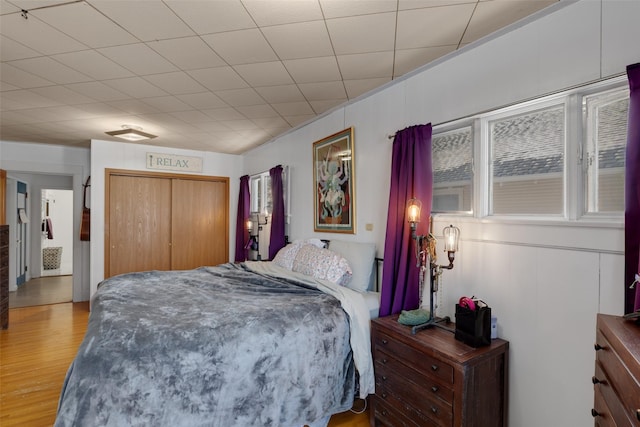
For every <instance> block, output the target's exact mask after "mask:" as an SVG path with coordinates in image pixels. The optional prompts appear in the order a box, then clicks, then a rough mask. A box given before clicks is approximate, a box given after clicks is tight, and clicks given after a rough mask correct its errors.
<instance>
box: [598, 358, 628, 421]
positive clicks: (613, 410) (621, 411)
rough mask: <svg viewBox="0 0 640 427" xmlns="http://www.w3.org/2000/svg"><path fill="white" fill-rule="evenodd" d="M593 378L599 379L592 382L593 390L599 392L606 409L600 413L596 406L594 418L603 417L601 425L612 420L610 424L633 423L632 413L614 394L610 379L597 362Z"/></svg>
mask: <svg viewBox="0 0 640 427" xmlns="http://www.w3.org/2000/svg"><path fill="white" fill-rule="evenodd" d="M595 378H596V379H597V380H598V381H599V382H598V383H597V384H594V388H595V392H596V393H599V394H600V396H601V398H602V399H604V403H605V404H606V411H605V412H604V413H601V411H600V410H598V408H597V407H596V411H597V412H598V414H597V415H596V419H600V418H604V419H605V421H602V422H601V423H602V424H603V425H607V424H606V423H607V422H610V421H611V422H613V424H612V425H618V426H632V425H634V423H633V421H632V419H631V415H632V414H630V412H629V410H628V409H626V408H625V406H624V404H623V403H622V400H621V399H620V396H618V394H616V391H615V390H614V389H613V386H612V383H611V380H610V379H609V377H607V374H606V372H605V371H604V370H603V368H602V366H601V365H600V363H599V362H596V370H595ZM601 406H602V405H601Z"/></svg>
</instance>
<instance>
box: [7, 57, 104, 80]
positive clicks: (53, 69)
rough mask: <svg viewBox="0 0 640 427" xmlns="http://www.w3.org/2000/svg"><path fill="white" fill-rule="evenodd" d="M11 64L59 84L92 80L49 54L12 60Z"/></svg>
mask: <svg viewBox="0 0 640 427" xmlns="http://www.w3.org/2000/svg"><path fill="white" fill-rule="evenodd" d="M11 65H13V66H15V67H17V68H20V69H21V70H24V71H27V72H29V73H31V74H35V75H36V76H40V77H42V78H46V79H48V80H51V81H53V82H54V83H57V84H67V83H79V82H87V81H91V80H92V78H91V77H89V76H87V75H85V74H82V73H80V72H78V71H76V70H74V69H72V68H70V67H67V66H66V65H63V64H61V63H60V62H58V61H54V60H53V59H51V58H50V57H47V56H40V57H38V58H30V59H21V60H18V61H12V62H11Z"/></svg>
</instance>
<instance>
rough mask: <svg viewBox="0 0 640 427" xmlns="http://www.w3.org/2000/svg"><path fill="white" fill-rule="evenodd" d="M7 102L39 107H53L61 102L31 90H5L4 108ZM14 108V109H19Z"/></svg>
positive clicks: (17, 105) (3, 95)
mask: <svg viewBox="0 0 640 427" xmlns="http://www.w3.org/2000/svg"><path fill="white" fill-rule="evenodd" d="M5 102H12V103H13V105H15V106H16V107H17V108H20V109H26V108H39V107H52V106H54V105H60V103H59V102H57V101H55V100H52V99H50V98H47V97H45V96H42V95H40V94H37V93H35V92H32V91H30V90H16V91H11V92H5V93H3V94H2V103H3V108H6V107H5V106H4V103H5ZM17 108H15V107H14V108H13V109H17ZM3 114H4V113H3Z"/></svg>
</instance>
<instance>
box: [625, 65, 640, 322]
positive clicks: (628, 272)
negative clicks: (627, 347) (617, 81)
mask: <svg viewBox="0 0 640 427" xmlns="http://www.w3.org/2000/svg"><path fill="white" fill-rule="evenodd" d="M627 76H628V78H629V90H630V100H629V121H628V124H627V152H626V163H625V168H626V169H625V197H624V198H625V201H624V204H625V212H624V223H625V244H624V253H625V284H624V287H625V298H624V312H625V313H630V312H632V311H635V310H640V284H636V286H635V289H631V288H630V287H629V285H630V284H631V283H633V281H634V280H635V275H636V273H640V259H639V257H638V255H639V254H640V248H639V246H640V63H638V64H633V65H629V66H628V67H627Z"/></svg>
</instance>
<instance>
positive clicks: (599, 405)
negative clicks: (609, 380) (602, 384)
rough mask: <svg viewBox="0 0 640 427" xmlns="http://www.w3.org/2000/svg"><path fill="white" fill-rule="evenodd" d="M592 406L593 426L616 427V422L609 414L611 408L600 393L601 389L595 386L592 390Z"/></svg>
mask: <svg viewBox="0 0 640 427" xmlns="http://www.w3.org/2000/svg"><path fill="white" fill-rule="evenodd" d="M593 408H594V409H593V411H591V415H593V421H594V426H595V427H617V424H616V422H615V421H614V420H613V417H612V416H611V410H610V409H609V407H608V406H607V402H606V400H605V398H604V396H603V395H602V390H601V389H599V388H597V387H596V389H595V392H594V401H593ZM594 411H595V412H594ZM623 425H624V424H623Z"/></svg>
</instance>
